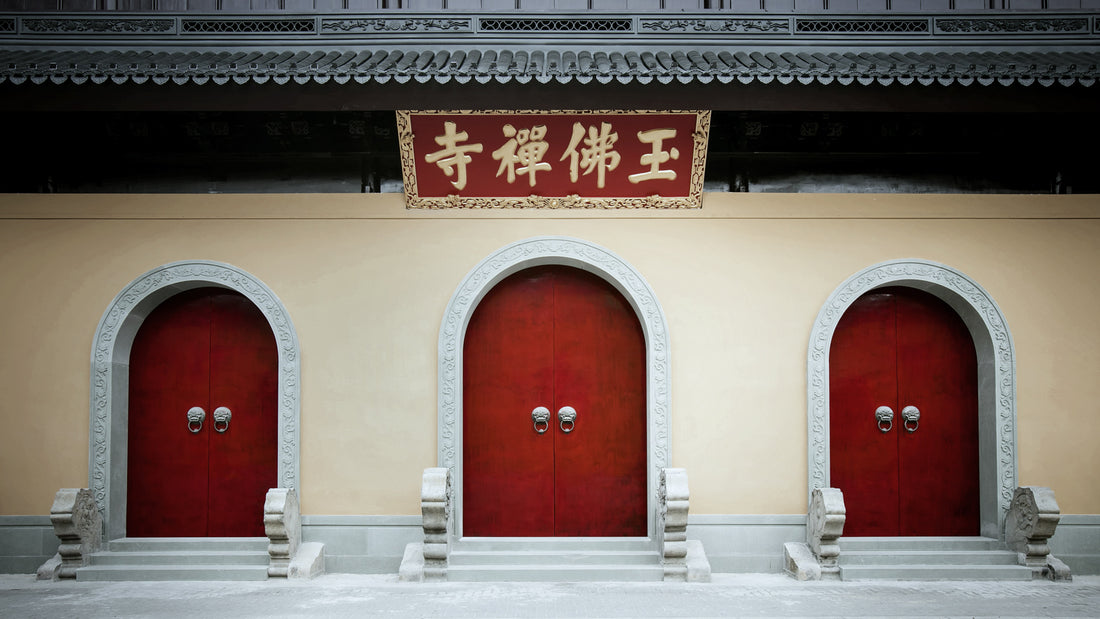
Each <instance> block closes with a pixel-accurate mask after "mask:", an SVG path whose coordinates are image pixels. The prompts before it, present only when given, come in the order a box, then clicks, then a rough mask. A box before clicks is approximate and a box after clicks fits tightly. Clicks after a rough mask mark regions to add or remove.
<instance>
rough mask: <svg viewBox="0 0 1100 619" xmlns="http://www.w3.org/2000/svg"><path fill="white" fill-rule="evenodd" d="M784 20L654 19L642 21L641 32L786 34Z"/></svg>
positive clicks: (785, 22)
mask: <svg viewBox="0 0 1100 619" xmlns="http://www.w3.org/2000/svg"><path fill="white" fill-rule="evenodd" d="M790 27H791V22H790V21H789V20H786V19H654V20H643V21H642V30H650V31H661V32H739V33H754V32H760V33H769V32H788V31H789V30H790Z"/></svg>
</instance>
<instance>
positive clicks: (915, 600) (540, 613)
mask: <svg viewBox="0 0 1100 619" xmlns="http://www.w3.org/2000/svg"><path fill="white" fill-rule="evenodd" d="M184 616H186V617H202V618H206V617H229V618H233V619H238V618H243V617H433V618H434V617H478V618H486V617H518V618H521V619H533V618H539V617H1100V576H1084V577H1080V576H1079V577H1077V578H1076V579H1075V580H1074V582H1072V583H1050V582H1042V581H1035V582H1025V583H990V582H886V583H879V582H874V583H868V582H864V583H851V582H796V581H794V580H792V579H790V578H788V577H786V576H782V575H776V574H745V575H726V574H718V575H716V576H715V578H714V582H712V583H709V584H677V583H550V584H539V583H491V584H470V583H440V584H419V583H400V582H397V579H396V577H395V576H360V575H347V574H329V575H324V576H321V577H319V578H316V579H314V580H312V581H279V580H269V581H266V582H244V583H228V582H222V583H209V582H183V583H180V582H176V583H158V582H127V583H110V582H108V583H102V582H36V581H35V580H34V578H33V576H23V575H15V576H12V575H6V576H0V617H3V618H5V619H6V618H9V617H10V618H17V617H184Z"/></svg>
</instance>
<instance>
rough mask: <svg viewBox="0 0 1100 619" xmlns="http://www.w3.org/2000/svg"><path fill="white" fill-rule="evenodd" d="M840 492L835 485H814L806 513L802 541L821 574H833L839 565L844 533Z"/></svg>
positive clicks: (843, 515) (826, 576)
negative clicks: (823, 486)
mask: <svg viewBox="0 0 1100 619" xmlns="http://www.w3.org/2000/svg"><path fill="white" fill-rule="evenodd" d="M845 514H846V511H845V508H844V494H843V493H842V492H841V491H840V489H839V488H815V489H814V492H813V495H812V496H811V497H810V509H809V513H808V514H807V516H806V542H807V546H808V547H809V549H810V551H811V552H812V553H813V555H814V557H815V558H816V559H817V563H818V565H820V566H821V577H822V578H829V577H831V576H832V575H836V574H837V573H838V572H839V571H840V568H839V567H838V565H837V561H838V559H839V557H840V542H839V540H840V536H841V535H842V534H843V533H844V520H845V518H846V515H845Z"/></svg>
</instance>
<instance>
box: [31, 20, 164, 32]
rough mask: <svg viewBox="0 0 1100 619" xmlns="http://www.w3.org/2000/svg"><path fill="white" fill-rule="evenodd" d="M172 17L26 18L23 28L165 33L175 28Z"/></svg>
mask: <svg viewBox="0 0 1100 619" xmlns="http://www.w3.org/2000/svg"><path fill="white" fill-rule="evenodd" d="M175 28H176V23H175V21H174V20H171V19H24V20H23V30H24V31H27V32H39V33H80V34H97V33H101V32H105V33H110V34H120V33H132V34H147V33H164V32H171V31H173V30H175Z"/></svg>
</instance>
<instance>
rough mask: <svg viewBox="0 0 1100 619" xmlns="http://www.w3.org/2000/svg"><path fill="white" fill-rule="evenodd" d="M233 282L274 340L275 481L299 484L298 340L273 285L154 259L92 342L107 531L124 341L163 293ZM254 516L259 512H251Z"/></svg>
mask: <svg viewBox="0 0 1100 619" xmlns="http://www.w3.org/2000/svg"><path fill="white" fill-rule="evenodd" d="M202 286H220V287H222V288H228V289H230V290H235V291H237V292H239V293H241V294H243V295H244V296H245V297H247V298H248V299H249V300H250V301H252V302H253V303H254V304H255V305H256V307H257V308H259V310H260V311H261V312H262V313H263V315H264V317H265V318H266V319H267V322H268V324H269V325H270V326H271V331H272V333H273V334H274V337H275V342H276V345H277V346H278V348H279V413H278V414H279V420H278V424H279V438H278V459H279V461H278V484H279V487H280V488H298V479H299V478H298V466H299V464H298V449H299V447H298V417H299V406H300V394H299V376H300V368H299V347H298V335H297V333H296V332H295V331H294V325H293V323H291V321H290V314H289V313H287V310H286V308H285V307H284V306H283V304H282V302H281V301H279V298H278V297H277V296H275V293H274V292H272V291H271V289H270V288H268V287H267V286H266V285H265V284H264V283H263V282H261V281H260V280H259V279H256V278H255V277H253V276H252V275H250V274H248V273H246V272H245V271H242V270H241V269H238V268H237V267H234V266H231V265H228V264H224V263H220V262H212V261H209V260H185V261H180V262H173V263H170V264H166V265H164V266H160V267H157V268H155V269H153V270H151V271H149V272H147V273H145V274H143V275H141V276H139V277H138V278H137V279H135V280H134V281H132V282H131V283H130V284H129V285H127V286H126V287H125V288H124V289H123V290H122V292H120V293H118V295H117V296H116V297H115V298H114V300H113V301H111V303H110V305H108V306H107V310H106V311H105V312H103V317H102V318H101V319H100V321H99V326H97V327H96V331H95V339H94V340H93V342H92V358H91V363H92V372H91V407H90V408H91V415H90V418H91V420H90V424H91V428H90V431H89V435H90V443H91V448H90V450H89V454H88V486H89V488H91V490H92V494H93V495H94V497H95V501H96V504H97V505H98V506H99V509H100V512H101V513H102V514H103V519H104V522H105V524H106V527H107V535H108V539H115V538H119V537H124V536H125V532H126V522H125V520H126V434H127V411H128V407H127V406H128V402H127V399H128V392H127V390H128V386H129V361H130V346H131V345H132V344H133V341H134V336H135V335H136V334H137V331H138V328H139V327H140V326H141V323H142V321H144V320H145V317H146V316H147V315H148V314H149V312H151V311H152V310H153V308H155V307H156V306H157V305H158V304H160V303H161V302H162V301H164V300H165V299H167V298H168V297H170V296H172V295H174V294H176V293H179V292H183V291H184V290H188V289H191V288H198V287H202ZM257 517H259V515H257Z"/></svg>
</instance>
